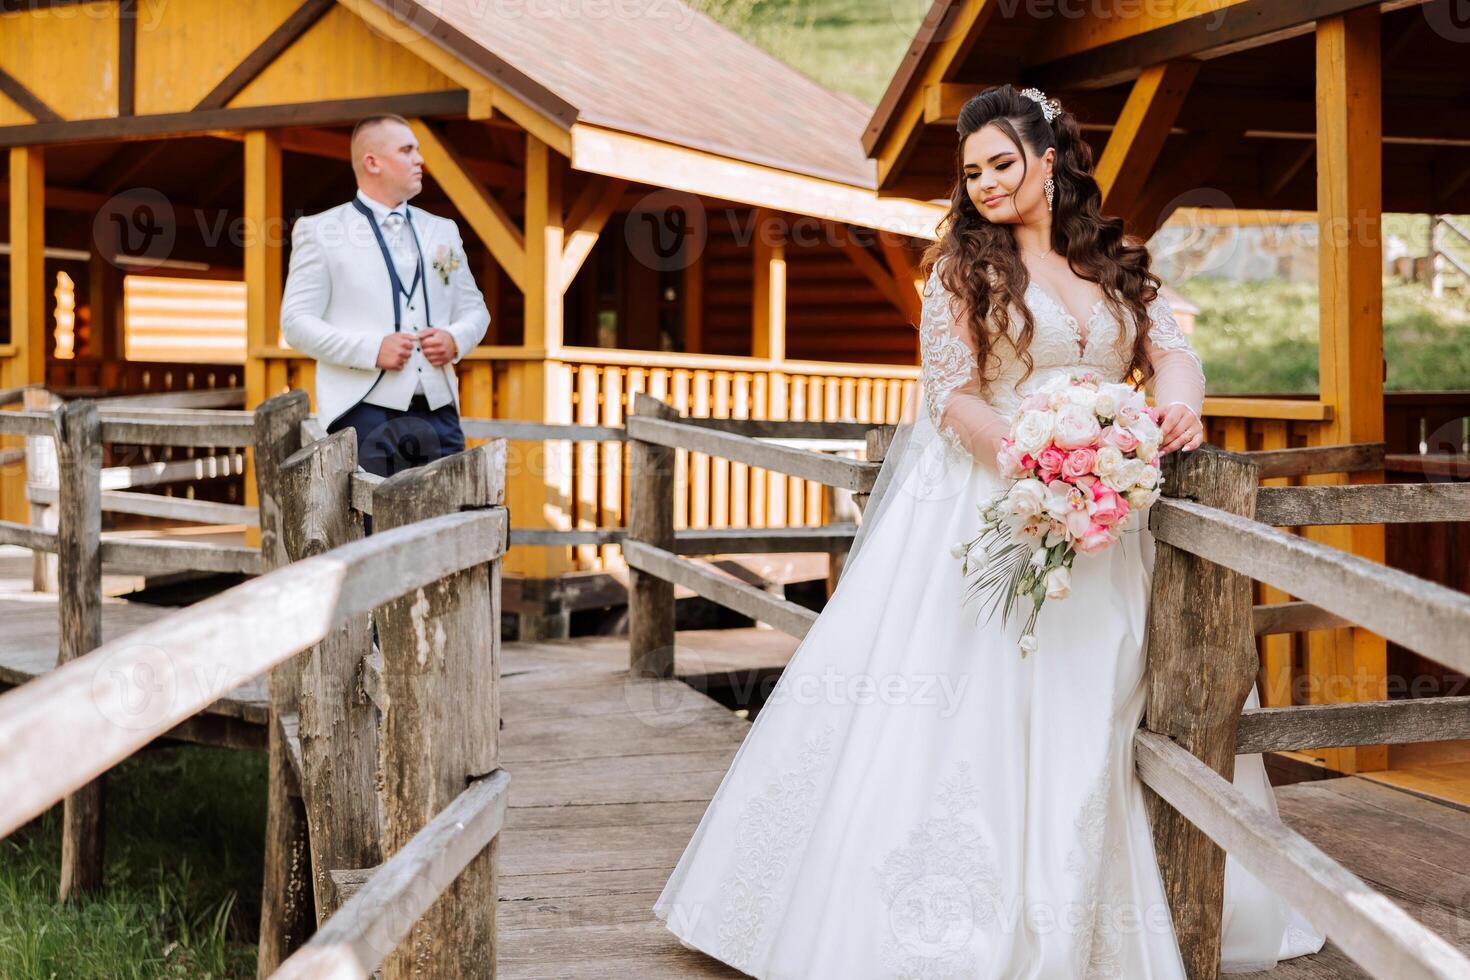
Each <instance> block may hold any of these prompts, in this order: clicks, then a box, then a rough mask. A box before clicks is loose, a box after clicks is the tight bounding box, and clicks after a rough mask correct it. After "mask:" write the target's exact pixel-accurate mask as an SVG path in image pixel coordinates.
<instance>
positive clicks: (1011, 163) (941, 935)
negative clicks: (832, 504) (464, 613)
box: [653, 85, 1324, 980]
mask: <svg viewBox="0 0 1470 980" xmlns="http://www.w3.org/2000/svg"><path fill="white" fill-rule="evenodd" d="M959 136H960V139H959V151H958V158H959V159H958V165H959V166H958V170H959V179H958V181H957V184H956V187H955V190H954V193H953V198H952V201H951V205H950V211H949V214H948V216H947V217H946V218H945V220H944V222H943V223H942V226H941V237H940V240H939V241H938V242H937V243H936V244H935V245H934V246H932V247H931V249H930V251H929V253H928V254H927V255H926V256H925V268H926V269H928V270H929V274H928V282H927V284H926V286H925V290H924V303H923V316H922V320H921V323H920V326H919V331H920V348H921V353H922V359H923V384H922V385H920V386H917V390H918V395H919V405H921V406H922V409H920V408H918V407H916V406H914V405H913V403H912V400H910V403H909V405H908V406H906V408H905V412H904V424H902V425H900V426H899V428H898V432H897V437H896V439H895V441H894V444H893V447H892V449H891V450H890V451H889V453H888V455H887V457H886V459H885V461H884V463H883V466H882V469H881V470H880V472H879V475H878V483H877V486H875V488H874V493H873V496H872V498H871V499H870V501H869V503H868V506H867V508H866V511H865V513H864V517H863V523H862V526H861V529H860V530H859V532H858V535H857V538H856V539H855V540H854V543H853V548H852V551H851V553H850V556H849V559H848V562H847V567H846V570H845V571H844V573H843V575H842V578H841V579H840V581H839V584H838V587H837V589H836V590H835V591H834V593H833V594H832V596H831V598H830V599H829V600H828V603H827V605H826V608H825V609H824V611H823V613H822V615H821V616H820V617H819V618H818V619H817V621H816V622H815V624H814V625H813V626H812V628H811V630H810V632H809V633H808V634H807V636H806V637H805V639H803V641H802V642H801V644H800V645H799V646H798V648H797V650H796V652H795V654H794V655H793V657H792V659H791V662H790V663H789V664H788V666H787V667H786V669H785V671H784V673H783V674H782V675H781V678H780V680H779V682H778V683H777V684H776V686H775V688H774V689H773V690H772V692H771V697H770V699H769V701H768V702H767V703H766V705H765V706H764V707H763V708H762V710H761V711H760V712H759V714H758V715H757V716H756V719H755V721H754V723H753V724H752V725H751V728H750V731H749V732H748V733H747V734H746V737H745V740H744V742H743V743H742V744H741V746H740V748H739V750H738V752H737V753H736V755H735V758H734V761H733V762H732V763H731V766H730V769H729V771H728V772H727V773H726V774H725V776H724V778H723V780H722V781H721V783H720V786H719V789H718V790H717V791H716V793H715V795H714V798H713V800H711V802H710V804H709V807H708V808H707V809H706V810H705V813H704V816H703V817H702V818H701V820H700V822H699V826H698V828H697V829H696V830H695V832H694V836H693V838H692V839H691V840H690V841H689V844H688V846H687V847H686V848H685V850H684V853H683V856H682V857H681V858H680V859H679V863H678V866H677V867H675V869H674V871H673V873H672V874H671V875H670V877H669V879H668V882H667V883H666V884H665V885H664V888H663V892H662V894H660V895H659V897H658V900H657V902H656V904H655V905H654V907H653V911H654V914H655V915H656V916H657V917H658V918H659V919H660V920H662V921H663V922H664V923H665V924H666V925H667V927H668V928H669V929H670V930H672V931H673V932H674V934H675V935H676V936H677V937H678V938H679V940H680V942H682V943H683V944H684V945H685V946H688V947H690V948H693V949H696V950H700V951H702V952H704V953H707V954H709V955H710V956H713V957H715V958H717V959H719V960H721V961H723V962H725V963H727V964H729V965H731V966H734V967H737V968H738V969H740V970H741V971H742V972H744V973H746V974H748V975H750V976H753V977H763V978H783V980H862V978H879V977H882V978H925V980H937V978H942V977H944V978H962V980H979V978H986V980H1018V978H1035V980H1067V978H1084V977H1087V978H1090V977H1118V978H1126V980H1150V978H1168V980H1175V978H1183V977H1184V975H1185V974H1184V968H1183V963H1182V960H1181V957H1180V954H1179V947H1178V943H1177V940H1176V937H1175V934H1174V929H1173V924H1172V920H1171V918H1170V914H1169V908H1168V904H1167V901H1166V899H1165V897H1164V892H1163V885H1162V883H1161V879H1160V876H1159V871H1158V865H1157V863H1156V859H1155V854H1154V848H1153V840H1152V837H1151V834H1150V830H1149V824H1148V817H1147V814H1146V811H1145V808H1144V798H1143V789H1142V784H1141V783H1140V782H1139V780H1138V777H1137V774H1136V772H1135V770H1134V763H1133V742H1132V735H1133V732H1134V731H1135V729H1137V727H1138V725H1139V723H1140V721H1141V719H1142V717H1143V713H1144V706H1145V696H1146V685H1145V678H1144V659H1145V653H1144V637H1145V617H1146V612H1147V606H1148V600H1149V589H1150V580H1151V576H1152V570H1153V539H1152V537H1151V535H1150V532H1149V531H1148V526H1147V514H1146V513H1145V514H1140V513H1137V512H1135V513H1134V514H1132V515H1131V518H1130V524H1129V526H1128V530H1127V531H1126V532H1125V533H1124V534H1123V536H1122V539H1121V540H1120V541H1119V542H1118V543H1116V544H1115V545H1113V546H1112V547H1110V548H1107V549H1105V550H1103V551H1101V552H1097V553H1094V554H1083V555H1079V556H1078V557H1077V559H1076V562H1075V564H1074V566H1073V568H1072V582H1071V593H1070V595H1069V596H1068V597H1067V598H1066V599H1065V600H1064V601H1053V602H1048V603H1047V604H1046V605H1045V607H1044V608H1043V610H1042V613H1041V615H1040V618H1039V619H1038V621H1037V626H1036V636H1037V639H1038V641H1039V649H1038V650H1037V651H1036V652H1034V653H1032V654H1030V655H1029V656H1028V657H1025V658H1022V657H1021V656H1020V655H1019V653H1018V651H1017V642H1018V639H1019V634H1020V621H1021V620H1023V619H1024V617H1023V616H1013V617H1011V618H1010V620H1009V622H1008V623H1005V624H1003V623H1002V621H1001V620H1000V619H999V618H996V619H994V620H984V619H982V618H980V617H979V616H978V614H977V609H976V606H975V604H973V603H972V604H971V605H970V606H969V607H966V605H965V591H966V586H967V583H966V582H965V581H964V579H963V576H962V575H961V572H960V562H959V561H958V560H957V559H956V558H955V557H953V555H952V553H951V547H952V545H953V544H954V543H955V542H963V541H965V540H966V539H969V538H971V537H973V536H974V534H975V532H976V530H977V527H978V524H979V520H980V518H979V513H978V510H977V505H978V504H979V503H981V502H982V501H984V500H986V499H987V498H988V497H990V496H991V495H992V494H994V493H996V492H997V491H1000V490H1002V489H1004V488H1005V486H1006V485H1007V484H1008V482H1009V481H1006V480H1004V479H1003V478H1001V476H1000V474H999V472H998V470H997V464H996V462H995V455H996V450H997V449H998V448H999V441H1000V438H1001V437H1002V436H1004V435H1006V434H1007V432H1008V429H1009V425H1010V422H1011V418H1012V417H1013V415H1014V413H1015V411H1016V409H1017V407H1018V406H1019V405H1020V403H1021V401H1022V400H1023V399H1024V398H1025V396H1026V395H1027V394H1028V393H1029V392H1030V391H1032V390H1034V389H1036V388H1037V387H1039V386H1040V385H1042V384H1043V383H1045V382H1046V381H1047V380H1048V379H1051V378H1055V377H1057V376H1059V375H1060V374H1063V373H1066V372H1081V371H1084V370H1086V371H1092V372H1094V373H1096V374H1098V375H1099V376H1100V377H1101V378H1102V379H1103V380H1105V381H1111V382H1117V381H1123V380H1124V379H1126V378H1129V377H1130V376H1132V375H1133V374H1134V373H1135V372H1137V374H1138V377H1139V378H1140V379H1142V381H1143V382H1144V383H1145V385H1146V389H1147V388H1151V389H1152V393H1153V395H1154V397H1155V402H1156V403H1157V404H1158V405H1159V406H1161V407H1162V408H1163V409H1164V416H1163V420H1162V422H1161V426H1160V427H1161V429H1162V433H1163V435H1162V441H1161V443H1160V452H1161V453H1167V452H1173V451H1175V450H1184V451H1189V450H1193V449H1195V448H1196V447H1198V446H1199V445H1200V443H1201V442H1202V441H1203V439H1204V431H1203V427H1202V425H1201V422H1200V411H1201V408H1202V404H1203V400H1204V376H1203V372H1202V371H1201V368H1200V363H1199V359H1198V358H1197V357H1196V356H1195V354H1194V352H1193V351H1192V350H1191V349H1190V347H1189V345H1188V343H1187V341H1186V340H1185V338H1184V336H1183V335H1182V334H1181V333H1180V330H1179V327H1178V324H1177V323H1176V321H1175V319H1174V316H1173V314H1172V313H1171V312H1170V308H1169V305H1168V303H1167V302H1166V301H1165V300H1164V298H1163V297H1162V296H1161V295H1160V294H1159V293H1158V286H1159V279H1158V277H1157V276H1156V275H1154V274H1152V273H1151V272H1149V255H1148V251H1147V249H1146V248H1144V247H1143V246H1142V245H1138V244H1130V243H1129V242H1127V241H1125V240H1124V238H1123V222H1122V220H1120V219H1118V218H1109V217H1104V216H1103V215H1102V213H1101V212H1100V210H1099V204H1100V200H1101V195H1100V193H1099V190H1098V186H1097V183H1096V181H1095V180H1094V178H1093V175H1092V154H1091V151H1090V148H1089V147H1088V145H1087V144H1086V143H1085V142H1084V141H1083V139H1082V135H1081V131H1080V129H1079V128H1078V125H1077V122H1076V120H1075V119H1074V118H1073V117H1072V116H1071V115H1070V114H1068V113H1066V112H1065V111H1063V110H1062V109H1061V108H1060V106H1059V105H1058V104H1057V103H1056V101H1055V100H1051V99H1047V98H1046V97H1045V96H1044V95H1043V94H1042V93H1040V92H1038V91H1036V90H1035V89H1027V90H1025V91H1017V90H1016V89H1015V88H1013V87H1012V86H1010V85H1002V86H998V87H994V88H990V89H986V90H985V91H983V92H981V93H980V94H978V95H976V96H975V97H973V98H971V99H970V100H969V101H968V102H967V103H966V104H965V106H964V108H963V110H962V111H961V112H960V117H959ZM1140 323H1141V324H1144V325H1145V328H1144V329H1142V330H1139V329H1137V326H1136V325H1137V324H1140ZM982 364H984V365H985V366H986V367H985V369H984V370H982V369H981V367H980V365H982ZM1255 697H1256V696H1255V693H1254V692H1252V693H1251V695H1250V698H1249V699H1247V702H1246V703H1247V705H1248V706H1254V705H1256V704H1258V703H1259V702H1258V701H1256V700H1254V699H1255ZM1235 785H1236V787H1237V788H1239V789H1240V790H1242V791H1243V792H1245V793H1247V794H1248V795H1249V796H1250V797H1251V798H1252V799H1253V800H1254V801H1256V802H1257V803H1258V804H1260V805H1262V806H1265V807H1267V808H1268V809H1269V810H1270V811H1271V812H1273V813H1274V812H1275V801H1274V799H1273V797H1272V795H1271V789H1270V784H1269V783H1268V782H1267V781H1266V776H1265V770H1264V768H1263V766H1262V764H1261V759H1260V756H1259V755H1250V756H1246V755H1242V756H1238V757H1237V758H1236V765H1235ZM1223 928H1224V939H1223V950H1222V969H1223V970H1225V971H1227V972H1245V971H1252V970H1266V969H1270V968H1271V967H1273V966H1275V965H1276V962H1277V960H1278V959H1282V958H1286V957H1292V956H1299V955H1302V954H1304V953H1313V952H1316V951H1317V950H1318V949H1320V948H1321V946H1322V944H1323V941H1324V937H1323V935H1322V933H1321V932H1319V931H1317V930H1316V929H1315V928H1313V927H1312V925H1311V924H1310V923H1309V922H1308V921H1307V920H1306V919H1305V918H1303V917H1302V916H1301V915H1300V914H1299V913H1298V912H1297V911H1296V910H1294V909H1292V908H1290V907H1288V906H1287V905H1286V904H1285V903H1284V902H1282V901H1280V900H1279V899H1278V898H1277V897H1276V896H1275V895H1274V894H1273V893H1272V892H1271V891H1270V890H1269V889H1268V888H1266V886H1264V885H1263V884H1262V883H1261V882H1259V881H1258V880H1257V879H1255V878H1254V877H1253V876H1251V875H1250V873H1249V872H1247V871H1246V870H1245V869H1244V868H1242V867H1240V866H1239V865H1238V864H1237V863H1236V862H1235V861H1234V859H1231V858H1228V857H1227V861H1226V875H1225V906H1224V921H1223Z"/></svg>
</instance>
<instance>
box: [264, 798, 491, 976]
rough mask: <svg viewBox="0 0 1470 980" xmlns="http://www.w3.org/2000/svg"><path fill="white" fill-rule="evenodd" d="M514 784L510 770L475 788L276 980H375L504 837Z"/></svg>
mask: <svg viewBox="0 0 1470 980" xmlns="http://www.w3.org/2000/svg"><path fill="white" fill-rule="evenodd" d="M509 787H510V774H509V773H507V772H506V771H505V770H504V769H497V770H495V771H494V772H493V773H491V774H489V775H488V776H485V777H483V778H481V779H477V780H475V781H474V782H472V783H470V785H469V787H468V788H466V789H465V791H464V792H463V793H461V794H459V796H458V797H456V798H455V800H454V802H453V803H451V804H449V805H448V806H447V807H445V808H444V809H443V810H441V811H440V812H439V814H438V815H437V816H435V817H434V818H433V819H432V820H430V821H429V822H428V823H427V824H425V825H424V828H423V829H422V830H420V831H419V832H418V833H417V834H415V835H414V836H413V839H412V840H410V841H409V842H408V843H407V844H406V845H404V847H402V848H401V849H400V850H399V851H398V852H397V853H396V854H394V855H393V856H392V857H391V858H389V859H388V860H387V861H386V862H384V863H383V864H382V865H380V866H379V867H378V868H376V869H375V870H374V871H373V873H372V876H371V877H369V878H368V880H367V883H366V884H364V885H363V886H362V887H361V888H359V889H358V890H357V891H356V892H355V893H354V894H353V895H352V897H351V898H349V899H348V900H347V901H346V903H344V904H343V905H342V907H341V908H339V909H338V910H337V912H336V913H335V914H334V915H333V916H332V917H331V918H330V919H328V920H327V921H326V922H325V923H323V924H322V926H321V928H320V929H318V930H317V931H316V933H315V934H314V935H313V936H312V937H311V939H309V940H308V941H307V943H306V945H305V946H303V947H301V949H299V950H298V951H297V952H296V953H294V954H292V956H291V957H290V958H289V959H287V960H286V962H285V963H282V964H281V968H280V969H279V970H277V971H276V972H274V973H272V974H271V976H272V977H273V978H276V980H321V978H326V977H332V978H346V977H360V978H362V977H368V976H371V975H372V973H373V971H374V970H376V969H377V968H378V966H379V965H380V964H382V962H383V960H385V959H386V958H387V957H388V954H389V953H391V952H393V950H394V949H395V948H397V946H398V944H399V943H400V942H402V941H403V939H404V937H406V936H407V935H408V933H409V931H410V930H411V929H412V928H413V925H414V923H415V922H417V921H418V920H419V919H420V918H422V917H423V915H424V913H425V912H427V911H428V910H429V908H430V906H431V905H433V903H434V902H435V901H437V900H438V898H439V896H440V895H442V894H444V892H445V891H446V890H447V889H448V888H449V886H450V885H451V884H452V883H453V882H454V880H455V879H456V878H457V877H459V875H460V873H461V872H462V871H464V869H465V868H466V867H467V866H468V865H469V863H470V862H471V861H472V860H474V858H475V856H476V855H477V854H479V853H480V852H481V851H483V850H484V849H485V847H486V846H487V845H488V844H489V843H490V841H491V840H492V839H494V837H495V836H496V835H497V834H499V833H500V831H501V829H502V828H503V827H504V826H505V814H506V807H507V798H508V792H509Z"/></svg>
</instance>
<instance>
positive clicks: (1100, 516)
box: [1089, 481, 1128, 527]
mask: <svg viewBox="0 0 1470 980" xmlns="http://www.w3.org/2000/svg"><path fill="white" fill-rule="evenodd" d="M1089 489H1090V490H1091V492H1092V499H1093V502H1095V503H1096V504H1097V509H1096V510H1094V511H1093V512H1092V521H1093V523H1094V524H1097V525H1099V526H1101V527H1112V526H1113V525H1114V524H1117V523H1118V522H1120V521H1122V520H1123V519H1124V518H1125V517H1127V516H1128V501H1127V500H1125V499H1123V497H1122V496H1121V495H1120V494H1119V493H1118V491H1116V490H1114V489H1113V488H1112V487H1110V486H1108V485H1107V484H1106V483H1103V482H1102V481H1098V482H1097V483H1094V484H1093V485H1092V486H1091V487H1090V488H1089Z"/></svg>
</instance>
